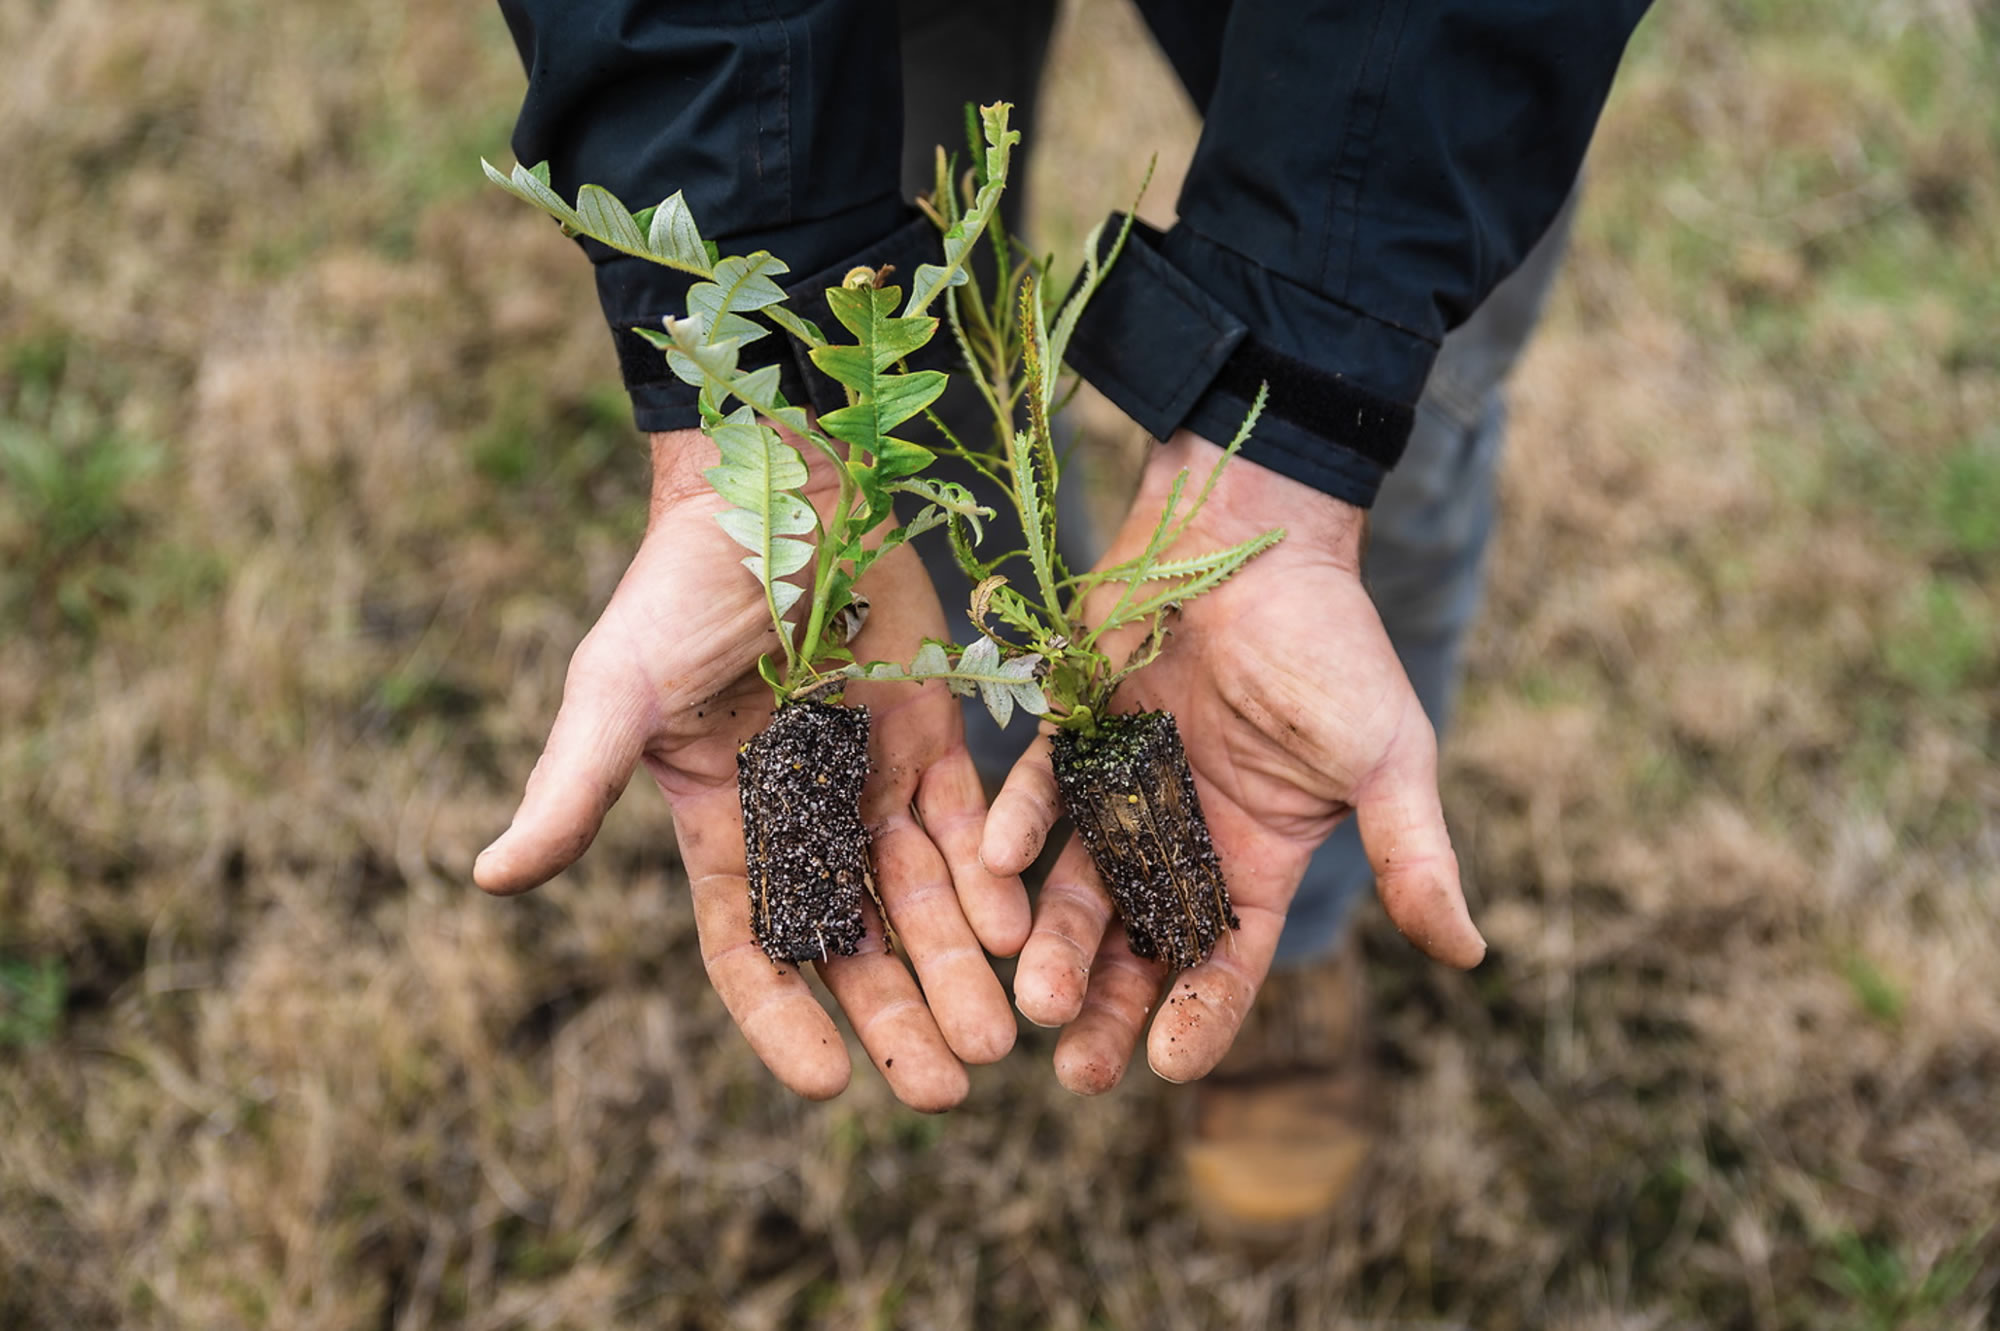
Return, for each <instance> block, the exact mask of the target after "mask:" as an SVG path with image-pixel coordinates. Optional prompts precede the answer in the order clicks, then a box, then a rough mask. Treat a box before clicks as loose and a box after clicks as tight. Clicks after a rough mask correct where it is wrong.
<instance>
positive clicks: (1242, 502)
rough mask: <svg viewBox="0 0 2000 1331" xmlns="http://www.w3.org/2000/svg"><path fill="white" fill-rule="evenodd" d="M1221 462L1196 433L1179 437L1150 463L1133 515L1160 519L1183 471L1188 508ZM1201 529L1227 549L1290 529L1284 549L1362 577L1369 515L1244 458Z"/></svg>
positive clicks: (1225, 480) (1235, 462)
mask: <svg viewBox="0 0 2000 1331" xmlns="http://www.w3.org/2000/svg"><path fill="white" fill-rule="evenodd" d="M1222 457H1223V450H1222V449H1221V447H1220V446H1218V445H1216V444H1213V443H1211V442H1209V441H1208V440H1206V439H1204V438H1202V437H1201V436H1200V435H1197V434H1195V433H1193V432H1192V431H1188V430H1177V431H1175V432H1174V436H1173V438H1171V439H1169V440H1168V441H1167V442H1166V443H1163V444H1161V445H1159V446H1158V447H1157V448H1155V449H1154V450H1153V454H1152V456H1151V457H1150V458H1149V459H1148V460H1147V463H1146V472H1145V476H1144V478H1143V479H1142V480H1141V482H1140V486H1139V499H1138V500H1137V501H1135V503H1134V512H1135V513H1141V512H1143V513H1146V514H1149V515H1150V514H1157V513H1158V511H1159V507H1160V505H1162V504H1164V503H1165V502H1166V498H1167V495H1168V493H1169V492H1170V490H1171V487H1172V485H1173V481H1174V477H1175V476H1177V475H1178V474H1179V473H1180V472H1181V471H1182V469H1184V468H1185V469H1186V470H1187V472H1188V483H1187V487H1186V491H1185V495H1186V498H1185V499H1184V500H1183V502H1184V503H1185V502H1191V501H1192V498H1193V496H1194V495H1196V494H1198V493H1199V492H1200V490H1201V487H1202V486H1203V485H1204V484H1205V483H1206V482H1207V480H1208V477H1209V474H1210V473H1211V472H1212V471H1214V470H1215V467H1216V465H1217V464H1218V463H1220V462H1221V461H1222ZM1148 521H1151V518H1150V517H1149V518H1148ZM1196 525H1197V526H1199V527H1200V528H1202V529H1203V530H1204V531H1205V532H1206V533H1208V534H1209V535H1210V536H1212V537H1213V538H1214V539H1215V540H1217V541H1220V542H1223V543H1228V544H1233V543H1235V542H1237V541H1241V540H1245V539H1247V538H1248V537H1251V536H1254V535H1256V534H1257V533H1258V532H1262V531H1268V530H1270V529H1271V528H1273V527H1283V528H1284V529H1285V541H1284V544H1285V545H1289V546H1291V547H1292V548H1293V549H1294V550H1298V549H1301V548H1305V549H1311V550H1313V551H1315V552H1318V553H1320V554H1321V555H1323V556H1330V557H1332V558H1333V560H1334V561H1335V562H1336V563H1338V564H1340V565H1341V566H1342V567H1345V568H1348V569H1349V570H1351V571H1353V572H1355V573H1357V574H1358V573H1359V572H1360V569H1361V550H1362V547H1363V545H1364V543H1365V541H1366V538H1367V532H1368V510H1366V509H1364V508H1357V507H1355V506H1354V505H1353V504H1350V503H1347V502H1346V501H1344V500H1340V499H1335V498H1334V497H1333V496H1332V495H1329V494H1326V493H1324V492H1322V491H1319V490H1315V489H1314V488H1313V487H1312V486H1310V485H1307V484H1305V483H1304V482H1303V481H1295V480H1293V479H1292V478H1291V477H1289V476H1284V475H1281V474H1280V473H1278V472H1275V471H1272V470H1271V469H1270V468H1268V467H1262V466H1259V465H1258V464H1256V463H1254V462H1250V461H1247V460H1246V459H1244V458H1243V457H1241V456H1238V457H1235V458H1231V459H1230V461H1229V466H1228V468H1227V469H1226V470H1225V471H1224V472H1223V473H1222V475H1221V477H1220V478H1218V479H1217V481H1216V483H1215V490H1214V492H1213V493H1212V494H1211V495H1210V496H1209V500H1208V503H1207V505H1206V506H1205V507H1204V508H1203V509H1202V512H1201V516H1200V517H1199V518H1198V519H1197V520H1196Z"/></svg>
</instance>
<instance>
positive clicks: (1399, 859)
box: [1354, 702, 1486, 970]
mask: <svg viewBox="0 0 2000 1331" xmlns="http://www.w3.org/2000/svg"><path fill="white" fill-rule="evenodd" d="M1411 705H1412V707H1413V708H1414V706H1415V704H1414V702H1413V703H1412V704H1411ZM1418 719H1419V720H1421V719H1422V718H1421V716H1419V718H1418ZM1354 816H1355V818H1356V820H1357V821H1358V822H1359V825H1360V832H1361V844H1362V846H1363V848H1364V849H1366V850H1367V852H1368V863H1369V864H1370V865H1371V866H1372V867H1373V868H1374V870H1375V891H1376V893H1377V894H1378V895H1379V896H1380V897H1381V898H1382V908H1383V909H1384V910H1385V911H1387V912H1388V914H1389V918H1390V919H1391V920H1392V921H1394V922H1395V925H1396V927H1397V928H1398V929H1400V930H1401V931H1402V933H1403V936H1404V937H1405V938H1407V939H1409V940H1410V941H1411V942H1412V943H1415V944H1416V945H1417V946H1418V947H1419V948H1421V949H1422V950H1423V951H1424V952H1425V953H1426V954H1427V955H1429V956H1430V957H1432V958H1434V959H1435V960H1438V961H1442V962H1443V963H1445V964H1446V965H1447V966H1456V967H1458V968H1459V969H1460V970H1470V969H1471V968H1472V967H1474V966H1477V965H1478V964H1479V963H1480V961H1481V960H1482V959H1483V958H1484V957H1485V956H1486V940H1485V939H1484V938H1482V937H1480V934H1479V930H1478V928H1477V927H1475V926H1474V925H1473V923H1472V914H1471V912H1470V911H1469V910H1467V909H1466V905H1465V892H1464V889H1463V888H1462V887H1461V886H1460V883H1459V874H1458V856H1457V855H1456V854H1455V853H1454V852H1453V851H1452V848H1451V833H1450V832H1449V831H1448V830H1446V828H1445V823H1444V807H1443V805H1442V804H1441V803H1440V802H1439V800H1438V788H1437V742H1436V740H1435V739H1434V738H1432V732H1431V730H1430V728H1429V726H1428V725H1427V724H1426V725H1424V726H1422V727H1421V728H1420V730H1419V731H1418V739H1417V740H1416V741H1412V743H1411V746H1410V747H1409V748H1408V749H1406V750H1405V751H1404V752H1402V753H1399V754H1397V755H1395V756H1394V757H1393V758H1392V759H1391V761H1390V762H1388V763H1386V764H1385V765H1384V766H1383V767H1382V768H1381V769H1379V770H1378V771H1377V772H1376V773H1375V774H1374V775H1372V776H1371V777H1370V778H1369V779H1368V780H1367V781H1366V782H1365V783H1364V784H1363V785H1362V788H1361V789H1360V790H1359V791H1357V792H1356V793H1355V797H1354Z"/></svg>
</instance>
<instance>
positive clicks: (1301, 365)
mask: <svg viewBox="0 0 2000 1331" xmlns="http://www.w3.org/2000/svg"><path fill="white" fill-rule="evenodd" d="M1120 220H1122V219H1117V218H1114V219H1113V221H1112V223H1111V224H1110V225H1107V226H1106V227H1105V229H1104V234H1105V237H1106V239H1105V241H1104V245H1105V247H1106V249H1107V250H1108V247H1109V245H1110V243H1111V239H1112V238H1114V237H1115V236H1116V234H1117V226H1118V222H1119V221H1120ZM1436 358H1437V345H1436V344H1435V343H1433V342H1431V341H1430V340H1428V339H1427V338H1424V337H1422V336H1420V335H1419V334H1416V333H1413V332H1410V331H1409V330H1407V329H1404V328H1400V327H1397V326H1396V325H1394V324H1389V323H1385V322H1383V321H1382V320H1379V319H1376V318H1374V317H1372V316H1370V315H1368V314H1366V313H1365V312H1363V311H1360V310H1357V309H1354V308H1352V307H1350V306H1347V305H1343V304H1341V303H1340V302H1338V301H1334V300H1330V299H1328V298H1327V297H1325V296H1322V295H1320V294H1318V293H1317V292H1314V291H1311V290H1308V289H1307V288H1305V287H1302V286H1299V285H1297V284H1296V283H1292V282H1289V281H1287V280H1285V279H1284V278H1282V277H1279V276H1277V275H1276V274H1274V273H1271V272H1269V271H1268V270H1266V269H1263V268H1261V267H1258V266H1257V265H1255V264H1252V263H1251V262H1250V261H1249V260H1247V259H1245V258H1243V257H1242V256H1241V255H1238V254H1235V253H1233V252H1231V251H1229V250H1228V249H1227V248H1225V247H1223V246H1221V245H1218V244H1216V243H1215V242H1214V241H1211V240H1209V239H1208V238H1207V237H1204V236H1201V235H1199V234H1197V233H1196V232H1194V231H1192V230H1191V229H1189V228H1188V227H1186V226H1185V225H1183V226H1178V227H1175V228H1174V230H1173V231H1171V232H1168V233H1166V234H1164V235H1163V234H1162V233H1160V232H1159V231H1156V230H1154V229H1153V228H1152V227H1149V226H1147V225H1146V224H1145V223H1143V222H1135V223H1134V224H1133V228H1132V234H1131V237H1130V239H1129V240H1128V241H1127V243H1126V246H1125V251H1124V253H1123V255H1122V256H1121V257H1120V258H1119V260H1118V263H1117V264H1116V265H1115V266H1114V267H1113V268H1112V269H1111V272H1110V274H1109V276H1107V277H1106V278H1105V281H1104V284H1103V286H1101V287H1100V288H1099V289H1098V292H1097V295H1096V296H1095V297H1094V298H1093V299H1092V300H1091V303H1090V307H1089V309H1088V310H1087V311H1086V312H1085V313H1084V316H1083V319H1082V321H1081V322H1080V323H1079V324H1078V325H1077V329H1076V335H1075V337H1074V338H1073V340H1072V341H1071V343H1070V347H1069V362H1070V364H1071V365H1072V366H1074V367H1075V368H1076V369H1077V370H1078V371H1079V372H1080V373H1082V375H1083V376H1084V378H1086V379H1088V380H1089V381H1090V382H1091V383H1092V384H1093V385H1095V386H1096V387H1097V389H1098V390H1099V391H1100V392H1102V393H1103V394H1104V395H1105V396H1106V397H1108V398H1110V399H1111V401H1112V402H1113V403H1114V404H1116V405H1117V406H1118V407H1119V408H1120V409H1121V410H1123V411H1124V412H1125V413H1126V414H1128V415H1129V416H1131V417H1132V418H1133V419H1134V420H1136V421H1137V422H1138V423H1139V424H1140V425H1142V426H1144V427H1145V429H1146V430H1147V431H1148V432H1149V433H1151V434H1152V435H1153V436H1154V437H1155V438H1159V439H1165V438H1166V437H1167V436H1169V435H1171V434H1172V433H1173V432H1174V431H1175V430H1176V429H1179V428H1181V427H1183V426H1185V427H1186V428H1188V429H1190V430H1193V431H1195V432H1196V433H1197V434H1200V435H1201V436H1202V437H1203V438H1205V439H1209V440H1211V441H1213V442H1216V443H1226V442H1227V441H1228V440H1229V439H1231V438H1232V437H1233V436H1234V435H1235V433H1236V430H1237V427H1238V426H1240V425H1241V424H1242V422H1243V418H1244V416H1245V414H1247V413H1248V411H1249V409H1250V403H1251V401H1252V399H1254V398H1255V397H1256V393H1257V387H1258V385H1259V384H1260V383H1268V384H1269V385H1270V396H1269V399H1268V401H1267V402H1266V404H1265V408H1264V414H1263V416H1262V418H1261V419H1260V420H1259V421H1258V424H1257V429H1256V432H1255V434H1253V435H1252V436H1251V438H1250V439H1249V440H1248V441H1247V442H1246V443H1245V444H1244V446H1243V451H1242V456H1243V457H1245V458H1247V459H1249V460H1250V461H1252V462H1255V463H1257V464H1258V465H1259V466H1263V467H1268V468H1270V469H1271V470H1272V471H1275V472H1277V473H1279V474H1280V475H1282V476H1287V477H1290V478H1291V479H1293V480H1296V481H1301V482H1303V483H1305V484H1307V485H1310V486H1312V487H1313V488H1314V489H1317V490H1320V491H1323V492H1324V493H1326V494H1329V495H1332V496H1333V497H1334V498H1336V499H1340V500H1344V501H1345V502H1347V503H1350V504H1354V505H1356V506H1358V507H1361V508H1366V507H1368V506H1369V505H1371V504H1372V503H1374V501H1375V494H1376V492H1377V491H1378V490H1379V489H1380V488H1381V485H1382V481H1383V478H1384V477H1386V476H1387V475H1388V473H1389V469H1390V468H1392V467H1394V466H1395V465H1396V461H1397V459H1398V458H1400V457H1401V456H1402V452H1403V447H1404V445H1405V444H1406V443H1407V442H1408V441H1409V437H1410V429H1411V426H1412V425H1413V424H1414V422H1415V419H1416V402H1417V398H1418V397H1419V396H1421V394H1422V393H1423V387H1424V380H1425V379H1426V378H1427V377H1428V376H1429V374H1430V368H1431V363H1432V362H1433V361H1434V360H1435V359H1436Z"/></svg>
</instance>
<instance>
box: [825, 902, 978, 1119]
mask: <svg viewBox="0 0 2000 1331" xmlns="http://www.w3.org/2000/svg"><path fill="white" fill-rule="evenodd" d="M863 911H864V913H865V914H866V916H867V919H868V932H867V934H866V935H865V936H864V937H863V938H862V941H861V947H860V949H859V950H858V951H857V952H856V953H855V954H854V955H853V956H851V957H842V956H835V957H829V958H827V959H826V960H825V961H819V962H815V963H813V964H814V965H816V966H817V967H819V973H820V978H821V979H823V980H825V981H826V987H827V988H828V989H829V990H831V991H832V993H833V997H834V1001H835V1002H837V1003H839V1004H840V1007H841V1010H842V1011H843V1012H845V1013H846V1014H847V1020H848V1023H849V1024H850V1025H851V1026H853V1027H854V1033H855V1035H856V1036H857V1037H859V1038H860V1040H861V1046H862V1048H864V1049H866V1050H867V1051H868V1056H869V1058H871V1059H873V1060H874V1062H875V1066H876V1067H877V1068H879V1069H880V1070H881V1073H882V1077H883V1080H885V1081H887V1082H888V1083H889V1089H890V1090H891V1091H893V1092H895V1094H896V1098H897V1099H898V1100H901V1101H902V1102H903V1103H904V1104H906V1105H908V1106H909V1107H910V1108H912V1109H914V1110H917V1111H918V1112H920V1113H925V1114H941V1113H943V1112H944V1111H945V1110H947V1109H950V1108H952V1107H953V1106H954V1105H956V1104H958V1103H959V1102H960V1101H962V1100H963V1099H965V1095H966V1092H967V1091H968V1090H970V1089H971V1081H970V1080H969V1079H968V1078H967V1076H966V1073H965V1066H964V1064H962V1063H960V1062H959V1061H958V1059H957V1058H955V1057H953V1055H952V1052H951V1048H950V1046H949V1045H947V1044H946V1043H945V1038H944V1035H943V1033H942V1032H940V1031H939V1030H938V1024H937V1022H936V1020H935V1019H933V1017H932V1015H931V1010H930V1008H929V1007H927V1006H926V1005H925V1003H924V996H923V994H922V993H920V992H919V991H918V989H917V982H916V981H915V980H914V979H912V978H911V976H910V972H909V971H908V970H906V969H905V968H904V966H903V963H902V962H900V961H898V960H896V959H895V958H894V957H892V956H890V955H889V954H888V952H887V950H886V949H885V948H884V946H883V942H882V921H881V918H880V917H879V916H878V915H877V914H876V913H875V909H874V907H873V905H872V904H871V905H867V906H864V907H863Z"/></svg>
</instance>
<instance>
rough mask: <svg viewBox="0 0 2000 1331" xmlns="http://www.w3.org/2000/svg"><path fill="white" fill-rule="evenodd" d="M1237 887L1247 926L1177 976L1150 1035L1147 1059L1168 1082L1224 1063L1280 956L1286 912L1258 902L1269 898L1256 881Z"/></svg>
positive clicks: (1193, 1076)
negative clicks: (1198, 962) (1273, 962)
mask: <svg viewBox="0 0 2000 1331" xmlns="http://www.w3.org/2000/svg"><path fill="white" fill-rule="evenodd" d="M1232 890H1233V891H1235V892H1236V895H1237V901H1236V914H1237V917H1238V918H1239V919H1240V920H1241V922H1242V924H1241V927H1240V928H1236V929H1232V930H1229V931H1228V932H1226V933H1224V934H1223V935H1222V937H1221V938H1220V939H1219V940H1217V942H1216V944H1215V950H1214V951H1213V952H1210V953H1209V954H1208V959H1207V960H1206V961H1204V962H1202V963H1201V964H1200V965H1198V966H1190V967H1188V968H1187V969H1186V970H1184V971H1182V972H1181V973H1180V974H1178V975H1176V976H1174V978H1173V981H1172V982H1171V983H1170V984H1169V985H1168V988H1167V996H1166V1001H1165V1002H1163V1003H1161V1005H1160V1014H1159V1015H1158V1016H1157V1017H1155V1018H1153V1028H1152V1030H1151V1031H1150V1032H1148V1034H1147V1036H1146V1061H1147V1062H1148V1063H1150V1064H1151V1065H1152V1068H1153V1071H1154V1072H1156V1073H1158V1074H1159V1075H1160V1076H1161V1077H1163V1078H1164V1079H1166V1080H1167V1081H1172V1082H1184V1081H1193V1080H1195V1079H1196V1078H1198V1077H1205V1076H1207V1075H1208V1074H1209V1072H1211V1071H1212V1070H1214V1068H1215V1065H1216V1064H1217V1063H1220V1062H1221V1061H1222V1056H1223V1055H1224V1054H1226V1053H1228V1052H1229V1046H1231V1045H1232V1044H1234V1043H1236V1037H1237V1035H1238V1034H1240V1033H1241V1032H1242V1030H1243V1020H1244V1018H1245V1017H1247V1016H1249V1015H1250V1005H1251V1004H1253V1003H1255V1002H1256V1001H1257V991H1258V990H1259V989H1261V988H1263V986H1264V978H1265V977H1266V976H1267V975H1269V974H1270V971H1271V958H1272V957H1274V956H1276V955H1277V951H1278V936H1279V935H1280V934H1282V933H1283V932H1284V930H1285V912H1284V911H1282V910H1273V909H1271V908H1270V907H1268V906H1260V905H1255V904H1252V903H1253V902H1255V901H1257V900H1260V899H1263V898H1264V896H1265V894H1264V893H1263V892H1261V891H1259V889H1258V887H1257V886H1256V885H1252V884H1249V883H1241V884H1240V885H1232Z"/></svg>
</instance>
